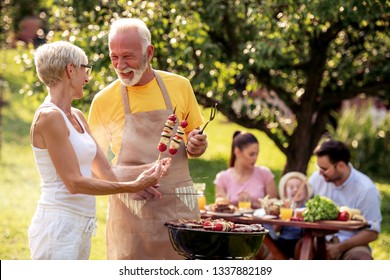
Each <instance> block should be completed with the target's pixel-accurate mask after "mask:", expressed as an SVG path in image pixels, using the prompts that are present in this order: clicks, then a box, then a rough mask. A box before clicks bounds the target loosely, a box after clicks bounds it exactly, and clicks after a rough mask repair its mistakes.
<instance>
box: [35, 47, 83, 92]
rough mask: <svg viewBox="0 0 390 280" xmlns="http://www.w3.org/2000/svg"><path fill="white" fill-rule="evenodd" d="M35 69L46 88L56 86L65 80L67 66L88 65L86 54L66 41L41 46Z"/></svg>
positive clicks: (36, 52)
mask: <svg viewBox="0 0 390 280" xmlns="http://www.w3.org/2000/svg"><path fill="white" fill-rule="evenodd" d="M34 62H35V68H36V71H37V73H38V77H39V79H40V80H41V81H42V82H44V83H45V85H46V86H50V85H55V84H57V83H58V82H60V81H61V80H62V78H63V75H64V71H65V68H66V65H68V64H73V65H75V66H76V67H80V65H81V64H83V63H85V64H86V63H88V58H87V56H86V54H85V52H84V51H83V50H82V49H81V48H79V47H77V46H75V45H73V44H71V43H69V42H65V41H58V42H53V43H47V44H44V45H42V46H40V47H39V48H38V49H37V50H36V51H35V55H34Z"/></svg>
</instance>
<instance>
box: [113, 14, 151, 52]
mask: <svg viewBox="0 0 390 280" xmlns="http://www.w3.org/2000/svg"><path fill="white" fill-rule="evenodd" d="M133 28H135V29H137V31H138V34H139V37H140V38H141V44H142V51H143V52H146V48H147V47H148V46H149V45H151V44H152V36H151V35H150V31H149V29H148V27H147V26H146V24H145V22H143V21H142V20H140V19H138V18H121V19H117V20H115V21H114V22H113V23H112V24H111V28H110V32H109V33H108V44H110V42H111V40H112V38H114V36H115V35H116V34H118V33H122V32H123V33H126V32H128V31H129V30H131V29H133ZM129 40H130V38H129Z"/></svg>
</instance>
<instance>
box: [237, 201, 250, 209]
mask: <svg viewBox="0 0 390 280" xmlns="http://www.w3.org/2000/svg"><path fill="white" fill-rule="evenodd" d="M248 209H251V202H250V201H239V202H238V210H248Z"/></svg>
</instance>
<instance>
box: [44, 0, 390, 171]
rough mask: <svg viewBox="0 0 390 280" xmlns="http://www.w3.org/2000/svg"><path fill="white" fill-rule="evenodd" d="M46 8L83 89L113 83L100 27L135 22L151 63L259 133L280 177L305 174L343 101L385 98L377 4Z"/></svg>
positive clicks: (226, 2)
mask: <svg viewBox="0 0 390 280" xmlns="http://www.w3.org/2000/svg"><path fill="white" fill-rule="evenodd" d="M53 2H54V4H53V8H52V10H53V13H55V14H56V16H55V17H52V16H48V18H49V19H50V20H51V22H50V24H49V26H50V27H51V30H52V31H54V32H53V33H50V34H54V37H53V38H49V39H51V40H53V39H59V38H61V39H66V40H70V41H73V42H74V43H76V44H77V45H79V46H81V47H82V48H84V49H85V50H86V52H87V53H88V54H90V56H91V60H92V61H93V62H94V71H95V72H98V73H99V75H95V76H94V81H95V82H94V83H91V84H90V85H88V87H89V88H88V90H89V91H90V92H94V93H96V92H97V91H98V90H99V89H100V88H102V87H103V86H104V85H106V84H108V83H109V82H111V81H112V80H113V79H115V75H114V74H113V73H114V71H112V66H111V65H110V62H109V57H108V46H107V43H106V42H107V39H106V36H105V35H106V33H107V31H108V27H109V22H110V21H111V20H113V19H114V18H116V17H119V16H124V17H130V16H131V17H139V18H141V19H143V20H145V22H146V23H147V25H148V26H149V27H150V29H151V32H152V37H153V43H154V45H155V58H154V60H153V65H154V67H156V68H160V69H167V70H170V71H174V72H177V73H179V74H182V75H184V76H187V77H188V78H190V79H191V81H192V83H193V86H194V90H195V92H196V94H197V97H198V100H199V102H200V104H202V105H205V106H210V105H212V104H213V103H214V102H218V103H219V106H218V109H219V110H220V111H221V112H222V113H223V114H224V115H225V116H227V118H228V119H229V120H231V121H232V122H235V123H238V124H240V125H242V126H244V127H247V128H255V129H259V130H261V131H264V132H265V133H266V134H267V135H268V137H269V138H271V139H272V140H273V141H274V143H275V144H276V146H277V147H278V148H279V149H280V150H281V151H282V152H283V153H284V154H285V155H286V157H287V163H286V166H285V171H291V170H297V171H301V172H306V168H307V165H308V162H309V160H310V158H311V155H312V151H313V149H314V147H315V146H316V145H317V144H318V143H319V141H320V140H321V138H322V137H323V136H324V134H325V133H326V131H327V130H326V128H327V125H329V123H330V124H332V125H333V126H337V119H336V118H335V117H333V111H335V110H338V109H339V108H340V105H341V103H342V101H343V100H346V99H350V98H352V97H355V96H357V95H359V94H365V95H375V96H379V97H381V98H383V99H384V100H389V99H390V98H389V95H390V93H389V89H390V86H389V85H390V81H389V77H390V75H389V74H390V73H389V72H390V65H389V63H388V60H389V56H390V51H389V50H390V48H389V46H390V40H389V39H390V38H389V35H388V34H389V16H390V14H389V6H388V4H387V3H386V1H385V0H373V1H361V0H357V1H353V0H351V1H341V0H328V1H321V0H312V1H307V0H305V1H303V0H263V1H258V0H215V1H207V0H199V1H184V0H176V1H140V0H135V1H132V2H128V1H123V0H117V1H100V2H99V3H97V2H98V1H71V0H70V1H67V2H63V1H60V2H59V1H53ZM102 41H103V43H102ZM89 97H90V98H89V99H84V102H86V103H85V104H89V102H90V99H91V98H92V97H93V96H92V95H89ZM80 105H82V104H80Z"/></svg>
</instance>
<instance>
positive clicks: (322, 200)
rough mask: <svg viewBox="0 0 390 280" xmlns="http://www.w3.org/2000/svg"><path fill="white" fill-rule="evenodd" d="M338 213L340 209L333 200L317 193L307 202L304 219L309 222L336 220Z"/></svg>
mask: <svg viewBox="0 0 390 280" xmlns="http://www.w3.org/2000/svg"><path fill="white" fill-rule="evenodd" d="M338 213H339V209H338V207H337V205H336V204H335V203H334V202H333V201H332V200H330V199H329V198H327V197H325V196H319V195H318V194H317V195H315V196H314V197H313V198H311V199H309V201H308V202H307V203H306V210H305V212H303V219H304V220H305V221H308V222H314V221H320V220H335V219H336V218H337V215H338Z"/></svg>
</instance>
